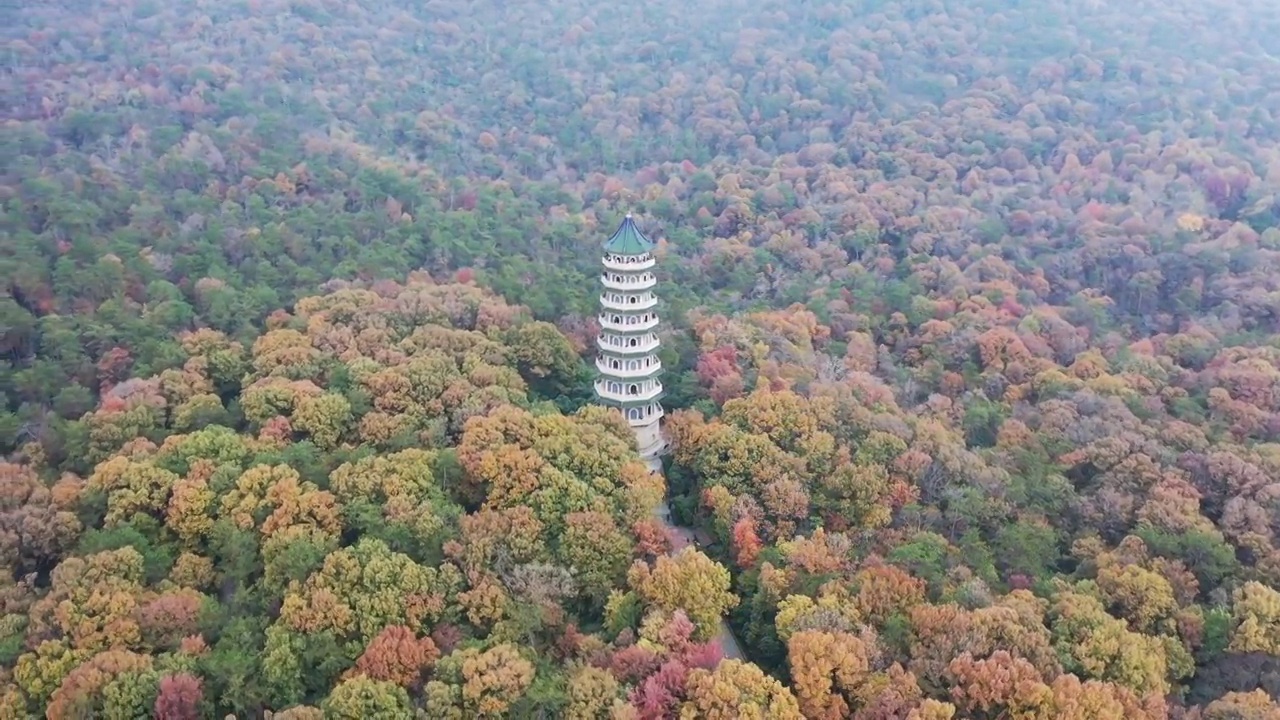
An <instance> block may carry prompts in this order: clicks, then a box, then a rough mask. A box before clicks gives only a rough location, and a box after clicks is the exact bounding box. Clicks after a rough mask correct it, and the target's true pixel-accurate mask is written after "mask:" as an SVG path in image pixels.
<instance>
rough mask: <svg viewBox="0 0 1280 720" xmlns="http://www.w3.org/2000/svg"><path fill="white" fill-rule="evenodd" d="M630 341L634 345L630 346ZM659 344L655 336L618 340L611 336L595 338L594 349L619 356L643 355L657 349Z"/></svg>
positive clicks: (618, 338)
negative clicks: (633, 341) (633, 342)
mask: <svg viewBox="0 0 1280 720" xmlns="http://www.w3.org/2000/svg"><path fill="white" fill-rule="evenodd" d="M632 340H635V341H636V344H635V345H630V344H628V343H630V342H631V341H632ZM660 345H661V343H659V342H658V336H657V335H650V336H648V337H640V338H620V337H616V336H613V335H601V336H600V337H598V338H596V347H598V348H600V349H601V350H602V351H604V352H610V353H616V354H620V355H645V354H648V353H651V352H653V351H655V350H657V349H658V347H659V346H660Z"/></svg>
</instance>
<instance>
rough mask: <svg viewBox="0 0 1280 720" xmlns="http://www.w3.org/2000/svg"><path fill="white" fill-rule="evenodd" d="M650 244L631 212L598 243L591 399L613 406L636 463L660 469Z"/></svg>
mask: <svg viewBox="0 0 1280 720" xmlns="http://www.w3.org/2000/svg"><path fill="white" fill-rule="evenodd" d="M653 248H654V243H653V242H652V241H651V240H649V238H647V237H645V235H644V233H643V232H641V231H640V228H639V227H637V226H636V223H635V220H633V219H632V217H631V213H627V216H626V217H625V218H623V220H622V224H621V225H619V226H618V229H617V230H616V231H614V233H613V235H611V236H609V239H608V240H606V241H605V243H604V257H603V260H602V264H603V265H604V268H603V272H602V273H601V275H600V283H601V285H603V286H604V289H603V291H602V292H601V293H600V336H599V337H597V338H596V348H597V351H598V353H597V355H596V370H597V371H598V373H599V377H598V378H597V379H596V382H595V391H596V400H597V401H598V402H599V403H600V404H602V405H608V406H611V407H616V408H618V409H620V410H621V411H622V415H623V417H625V418H626V419H627V423H628V424H629V425H630V426H631V429H632V430H633V431H634V432H635V434H636V446H637V448H638V449H639V451H640V456H641V458H643V459H644V461H645V462H646V463H648V465H649V467H650V468H652V469H653V470H660V469H661V468H662V462H661V460H660V459H659V458H661V456H662V455H663V454H665V453H666V449H667V444H666V441H665V440H664V439H663V437H662V429H661V420H662V416H663V410H662V397H663V394H664V393H663V389H662V382H661V381H660V380H659V379H658V378H659V376H660V375H661V374H662V361H661V360H659V359H658V354H657V353H658V348H659V347H660V345H661V343H660V342H659V340H658V326H659V324H660V321H659V320H658V311H657V307H658V298H657V296H656V295H654V293H653V288H654V287H655V286H656V285H657V284H658V281H657V278H656V277H654V274H653V268H654V266H655V265H656V264H657V260H655V259H654V257H653Z"/></svg>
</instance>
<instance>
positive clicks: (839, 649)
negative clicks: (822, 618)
mask: <svg viewBox="0 0 1280 720" xmlns="http://www.w3.org/2000/svg"><path fill="white" fill-rule="evenodd" d="M787 663H788V665H789V666H790V667H791V681H792V687H793V688H794V690H795V694H796V697H797V699H798V700H799V703H800V709H801V710H802V711H803V712H804V716H805V717H806V718H809V719H810V720H840V719H841V718H846V717H849V715H850V714H851V712H852V710H853V709H854V707H853V706H854V703H855V700H854V698H855V697H856V693H857V691H858V688H859V686H860V685H861V684H862V683H863V681H864V680H865V679H866V676H867V675H868V674H869V673H870V672H871V664H870V653H869V652H868V648H867V647H866V645H865V644H864V643H863V642H862V640H861V639H860V638H858V637H856V636H854V635H850V634H849V633H845V632H834V633H832V632H823V631H821V630H802V631H800V632H797V633H795V634H793V635H792V636H791V638H790V639H789V640H788V641H787Z"/></svg>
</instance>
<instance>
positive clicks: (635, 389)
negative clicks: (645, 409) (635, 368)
mask: <svg viewBox="0 0 1280 720" xmlns="http://www.w3.org/2000/svg"><path fill="white" fill-rule="evenodd" d="M627 394H628V395H639V394H640V386H639V385H637V384H635V383H631V384H630V385H629V386H627Z"/></svg>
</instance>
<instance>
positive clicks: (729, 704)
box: [680, 660, 804, 720]
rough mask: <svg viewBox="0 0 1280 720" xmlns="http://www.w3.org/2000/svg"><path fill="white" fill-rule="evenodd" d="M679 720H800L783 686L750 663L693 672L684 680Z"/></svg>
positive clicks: (734, 662) (729, 662) (725, 664)
mask: <svg viewBox="0 0 1280 720" xmlns="http://www.w3.org/2000/svg"><path fill="white" fill-rule="evenodd" d="M685 698H686V700H685V701H684V703H682V704H681V705H680V720H803V718H804V715H803V714H801V712H800V705H799V703H797V702H796V698H795V696H793V695H792V694H791V691H790V690H788V689H787V688H786V686H785V685H783V684H782V683H780V682H778V681H777V680H776V679H775V678H772V677H769V676H768V675H765V674H764V672H763V671H762V670H761V669H760V668H758V667H756V666H755V665H753V664H751V663H746V662H743V661H741V660H724V661H722V662H721V663H720V664H719V665H717V666H716V668H715V669H714V670H703V669H701V668H698V669H695V670H693V671H692V672H690V673H689V676H688V678H686V680H685Z"/></svg>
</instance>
